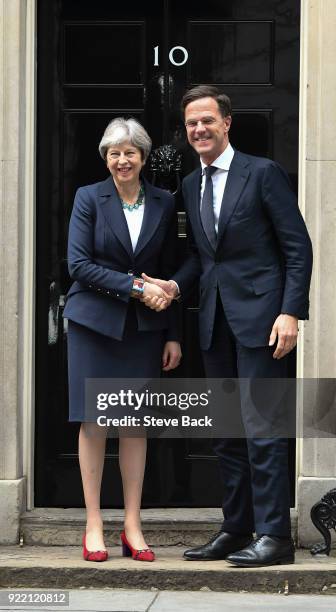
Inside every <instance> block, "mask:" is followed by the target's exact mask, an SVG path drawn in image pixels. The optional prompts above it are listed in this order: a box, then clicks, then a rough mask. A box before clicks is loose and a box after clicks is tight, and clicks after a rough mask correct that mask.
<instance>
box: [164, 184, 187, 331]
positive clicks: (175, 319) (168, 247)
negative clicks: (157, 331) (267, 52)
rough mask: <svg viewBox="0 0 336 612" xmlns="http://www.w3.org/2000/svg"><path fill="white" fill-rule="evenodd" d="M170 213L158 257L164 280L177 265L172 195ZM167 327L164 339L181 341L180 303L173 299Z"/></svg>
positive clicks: (175, 215) (174, 212)
mask: <svg viewBox="0 0 336 612" xmlns="http://www.w3.org/2000/svg"><path fill="white" fill-rule="evenodd" d="M171 207H172V213H171V218H170V222H169V228H168V231H167V235H166V238H165V241H164V243H163V247H162V251H161V257H160V273H161V276H162V278H163V279H164V280H169V279H171V278H173V275H174V272H175V271H176V267H177V214H176V210H175V201H174V197H173V196H172V197H171ZM167 315H168V329H167V330H166V338H165V339H166V341H169V340H174V341H176V342H181V337H182V309H181V304H179V303H178V302H176V301H173V302H172V304H171V305H170V306H169V308H168V309H167Z"/></svg>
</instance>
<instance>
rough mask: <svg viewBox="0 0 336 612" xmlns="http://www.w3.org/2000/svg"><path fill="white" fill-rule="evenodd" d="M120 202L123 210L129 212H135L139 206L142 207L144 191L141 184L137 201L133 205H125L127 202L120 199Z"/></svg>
mask: <svg viewBox="0 0 336 612" xmlns="http://www.w3.org/2000/svg"><path fill="white" fill-rule="evenodd" d="M120 200H121V205H122V207H123V208H124V209H126V210H130V211H131V212H132V211H133V210H137V209H138V208H139V207H140V206H142V205H143V204H144V203H145V190H144V186H143V184H142V183H141V185H140V190H139V195H138V199H137V201H136V202H135V203H134V204H127V202H124V200H123V199H122V198H120Z"/></svg>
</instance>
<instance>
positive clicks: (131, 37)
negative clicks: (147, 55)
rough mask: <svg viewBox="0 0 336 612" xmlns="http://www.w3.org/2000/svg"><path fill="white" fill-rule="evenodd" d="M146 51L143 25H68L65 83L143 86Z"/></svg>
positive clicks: (65, 41) (65, 49)
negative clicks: (144, 52)
mask: <svg viewBox="0 0 336 612" xmlns="http://www.w3.org/2000/svg"><path fill="white" fill-rule="evenodd" d="M130 49H132V52H130ZM143 51H144V24H143V23H141V22H138V23H127V22H118V23H117V22H114V23H100V24H97V23H95V24H87V23H72V24H69V23H68V24H65V26H64V81H65V82H66V83H139V84H141V83H143V80H144V61H143V57H144V54H143Z"/></svg>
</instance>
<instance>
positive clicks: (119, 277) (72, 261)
mask: <svg viewBox="0 0 336 612" xmlns="http://www.w3.org/2000/svg"><path fill="white" fill-rule="evenodd" d="M94 226H95V214H94V207H93V204H92V202H90V198H89V195H88V194H87V193H86V192H85V189H84V188H82V187H81V188H79V189H78V191H77V193H76V196H75V201H74V206H73V210H72V214H71V219H70V225H69V239H68V269H69V274H70V277H71V278H72V279H73V280H76V281H79V282H80V283H81V284H83V285H85V286H87V287H88V288H90V289H93V290H94V291H97V292H99V293H103V294H106V295H110V296H111V297H114V298H117V299H120V300H122V301H124V302H128V301H129V299H130V292H131V289H132V286H133V277H132V276H129V275H128V274H125V273H122V272H117V271H115V270H112V269H110V268H107V267H104V266H101V265H98V264H97V263H95V261H94Z"/></svg>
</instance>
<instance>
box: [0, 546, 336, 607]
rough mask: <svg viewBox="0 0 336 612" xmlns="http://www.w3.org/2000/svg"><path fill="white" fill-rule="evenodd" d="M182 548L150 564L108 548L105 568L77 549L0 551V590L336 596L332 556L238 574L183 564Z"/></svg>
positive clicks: (303, 557)
mask: <svg viewBox="0 0 336 612" xmlns="http://www.w3.org/2000/svg"><path fill="white" fill-rule="evenodd" d="M183 550H184V547H161V548H160V547H158V548H156V550H155V552H156V554H157V559H156V561H155V562H154V563H144V562H137V561H133V559H130V558H123V557H122V556H121V548H120V547H119V546H118V547H113V548H109V553H110V557H109V559H108V561H106V562H104V563H93V562H91V563H90V562H87V561H84V560H83V558H82V551H81V548H80V547H78V546H76V547H75V546H52V547H42V546H23V547H20V546H2V547H0V587H1V588H14V587H15V588H44V589H45V588H50V589H53V588H58V589H78V588H95V589H100V588H127V589H141V590H150V589H152V590H153V589H159V590H179V591H188V590H192V591H198V590H202V591H206V590H210V591H221V592H224V591H232V592H241V591H245V592H267V593H279V592H280V593H287V592H288V594H291V593H315V594H316V593H325V594H332V595H335V594H336V553H335V551H333V555H332V556H330V557H319V558H314V557H312V556H311V555H310V553H309V552H308V551H302V550H299V551H297V555H296V563H295V564H293V565H286V566H285V565H282V566H281V565H280V566H272V567H269V568H256V569H243V568H241V569H239V568H235V567H232V566H230V565H229V564H228V563H226V562H225V561H203V562H195V561H192V562H191V561H184V560H183V559H182V554H183Z"/></svg>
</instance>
